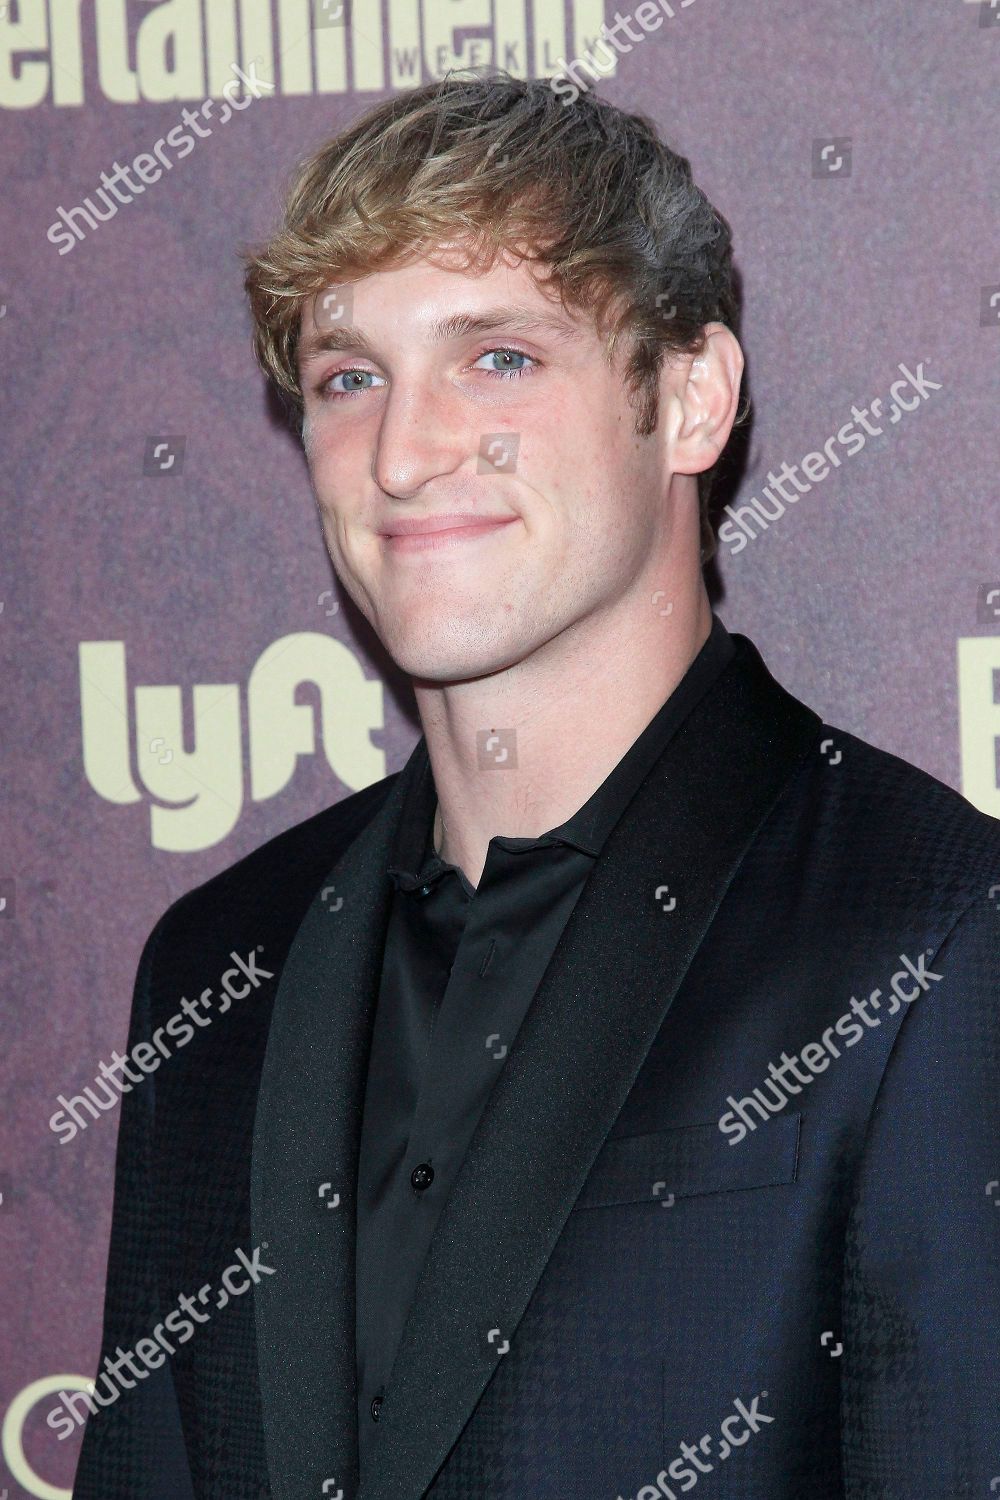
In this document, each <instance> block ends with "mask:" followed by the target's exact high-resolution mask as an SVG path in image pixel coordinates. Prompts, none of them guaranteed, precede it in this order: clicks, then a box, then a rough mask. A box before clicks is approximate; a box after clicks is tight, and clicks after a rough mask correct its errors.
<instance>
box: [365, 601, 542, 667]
mask: <svg viewBox="0 0 1000 1500" xmlns="http://www.w3.org/2000/svg"><path fill="white" fill-rule="evenodd" d="M421 627H422V628H421ZM380 638H381V640H382V644H383V645H384V646H385V649H386V650H387V651H388V653H389V655H390V656H391V657H392V659H393V661H394V662H395V663H396V666H397V667H398V668H399V669H400V671H401V672H405V673H406V675H407V676H408V677H412V678H415V679H417V680H421V681H424V682H430V683H441V684H444V683H447V682H464V681H468V680H469V679H471V678H476V677H488V676H489V675H490V673H492V672H499V671H502V670H503V669H504V668H505V667H509V666H511V665H512V663H513V662H515V661H516V660H517V659H518V657H519V655H523V652H519V651H518V650H517V647H516V644H515V643H514V642H513V641H511V640H501V639H500V638H499V637H498V635H497V632H496V626H495V624H493V625H492V626H491V627H488V626H486V625H484V622H483V621H482V619H481V618H476V616H475V615H470V616H468V617H464V616H463V617H456V616H452V617H451V618H449V619H448V620H446V621H442V618H441V616H440V615H438V616H437V617H436V618H434V619H426V620H424V621H422V622H421V624H420V625H417V624H415V623H414V622H411V621H399V622H397V623H396V625H395V627H394V628H393V629H392V630H390V631H388V632H387V633H385V634H381V633H380Z"/></svg>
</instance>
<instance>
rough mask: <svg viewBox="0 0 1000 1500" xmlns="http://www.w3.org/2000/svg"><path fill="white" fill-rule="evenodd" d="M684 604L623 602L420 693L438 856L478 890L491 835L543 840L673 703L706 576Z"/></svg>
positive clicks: (706, 608) (702, 612)
mask: <svg viewBox="0 0 1000 1500" xmlns="http://www.w3.org/2000/svg"><path fill="white" fill-rule="evenodd" d="M683 594H684V591H683V589H682V588H680V589H679V588H675V589H673V590H672V591H671V595H672V608H671V610H670V613H669V615H662V614H661V613H660V612H659V609H658V608H657V607H656V604H655V603H652V604H651V602H650V595H649V593H648V591H646V592H644V593H643V594H642V596H641V598H640V600H638V601H631V602H630V601H620V603H619V605H618V606H617V607H616V608H614V609H612V610H609V611H608V612H607V613H606V614H603V615H601V614H598V613H595V614H592V615H590V616H588V617H587V618H586V619H585V620H583V621H580V622H578V623H577V625H575V626H574V627H572V628H571V629H569V630H566V631H563V632H561V634H560V635H558V636H557V637H555V638H554V639H553V640H552V641H549V642H548V643H547V644H546V646H545V647H544V648H542V649H540V650H539V651H536V652H533V653H532V654H531V655H530V656H528V657H526V658H525V659H524V660H523V661H521V662H518V663H516V665H514V666H512V667H510V668H508V669H507V670H506V671H502V672H497V673H493V674H492V675H491V676H489V677H485V678H477V679H473V680H470V681H467V682H462V683H448V684H446V685H443V686H442V685H436V684H430V683H427V682H423V683H420V684H414V691H415V694H416V699H417V707H418V709H419V712H420V719H421V724H422V727H423V732H424V736H425V738H426V741H427V750H428V755H429V757H430V762H431V769H432V771H433V774H434V784H435V787H436V789H437V796H438V806H437V810H436V812H435V818H434V845H435V848H436V849H437V850H438V852H439V853H440V855H441V857H442V858H443V859H445V860H447V861H449V863H451V864H456V865H458V866H459V868H460V869H461V870H462V871H463V873H464V874H465V876H466V878H467V879H468V880H469V882H470V884H472V885H473V886H477V885H478V884H479V880H480V877H481V876H482V872H483V866H484V865H485V863H486V855H487V851H488V847H489V841H490V839H491V838H492V837H493V836H494V835H496V834H503V835H507V836H508V837H515V838H537V837H538V836H539V835H540V834H543V833H546V832H547V831H548V830H549V829H550V828H556V827H558V826H559V824H560V823H563V822H565V821H566V819H567V818H569V817H571V816H572V814H573V813H575V812H576V811H577V810H578V809H579V808H580V807H582V806H583V804H584V803H585V802H586V801H587V800H588V798H589V797H591V796H592V795H593V793H594V792H595V791H596V790H597V788H598V787H599V786H600V785H601V783H602V782H603V781H604V780H605V778H606V777H607V776H608V775H609V774H610V772H611V771H612V770H613V769H614V767H615V766H616V765H617V764H618V762H619V761H620V760H621V758H622V756H623V755H624V754H625V752H626V751H627V750H628V749H629V747H630V746H631V745H632V744H633V743H634V742H635V740H636V739H637V738H638V736H639V735H640V734H641V732H642V730H643V729H644V728H645V727H646V725H647V724H648V723H649V722H650V720H651V719H652V718H653V716H654V715H655V713H656V712H657V710H658V709H659V707H660V706H661V704H662V703H663V702H664V701H665V700H666V699H667V698H668V697H669V695H670V694H671V693H672V692H673V690H674V688H675V687H676V686H677V684H678V683H679V682H680V680H681V678H682V677H683V676H684V673H685V672H686V671H687V669H688V667H689V666H690V665H691V662H692V661H693V660H694V658H695V657H696V656H697V654H698V652H699V651H700V650H701V648H702V646H703V645H704V644H705V641H706V639H707V637H708V634H709V631H710V629H711V624H712V614H711V607H710V605H709V601H708V596H707V594H706V593H705V587H704V584H703V582H702V579H701V576H700V574H699V575H697V578H696V580H692V582H691V585H690V589H689V597H683ZM504 752H506V754H505V753H504Z"/></svg>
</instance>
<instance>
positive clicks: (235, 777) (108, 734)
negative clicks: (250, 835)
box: [80, 630, 386, 853]
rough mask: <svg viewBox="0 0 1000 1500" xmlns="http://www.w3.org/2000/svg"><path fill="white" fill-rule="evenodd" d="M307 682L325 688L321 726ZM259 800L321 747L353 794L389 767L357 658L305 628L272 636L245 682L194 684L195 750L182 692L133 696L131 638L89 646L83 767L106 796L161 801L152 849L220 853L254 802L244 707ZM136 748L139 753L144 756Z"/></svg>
mask: <svg viewBox="0 0 1000 1500" xmlns="http://www.w3.org/2000/svg"><path fill="white" fill-rule="evenodd" d="M302 683H311V684H313V685H314V686H315V687H316V688H317V689H318V690H319V698H320V713H319V718H320V720H321V723H320V725H319V726H318V727H317V725H316V723H315V718H316V715H315V714H314V711H313V709H312V707H311V706H310V705H309V704H306V703H296V701H295V692H296V689H297V688H298V687H299V685H300V684H302ZM244 700H245V703H246V723H247V738H248V741H249V744H248V756H247V760H248V763H249V780H250V788H249V790H250V797H251V799H252V800H253V801H254V802H262V801H264V800H265V798H267V797H275V796H277V794H278V793H279V792H281V791H283V790H284V788H285V787H286V786H287V785H288V783H289V782H290V781H291V779H292V776H293V774H294V772H295V767H296V763H297V761H298V757H299V756H300V755H313V754H314V753H315V751H316V748H317V743H318V744H319V745H320V746H321V747H322V750H323V753H324V754H325V756H326V759H327V762H328V764H329V766H330V769H331V770H332V771H333V772H334V774H335V775H336V776H337V777H338V778H339V780H340V781H342V782H343V783H344V785H345V786H347V787H349V788H350V789H351V790H352V791H358V790H360V789H361V788H362V787H366V786H370V785H371V783H372V782H374V781H379V780H381V778H382V777H383V776H384V775H385V774H386V772H385V752H384V751H383V750H380V749H378V748H377V747H376V746H375V745H373V744H372V742H371V732H372V730H374V729H382V728H383V727H384V723H385V717H384V708H383V687H382V683H381V682H380V681H378V680H377V679H376V680H373V681H369V680H368V679H367V678H366V677H365V675H364V672H363V670H362V668H361V664H360V662H359V661H358V659H357V658H356V657H355V655H354V653H353V652H352V651H351V650H350V649H349V648H348V647H347V646H345V645H344V644H343V642H342V641H338V640H335V639H334V638H333V637H332V636H328V635H322V634H320V633H318V632H316V631H309V630H307V631H302V632H300V633H297V634H294V635H286V636H282V637H281V639H280V640H277V641H273V642H272V643H271V645H270V646H268V647H267V648H266V649H265V650H264V651H263V652H262V653H261V655H260V656H259V658H258V659H257V661H256V662H255V664H254V666H253V667H252V669H251V671H250V675H249V677H248V679H247V683H246V687H245V690H244V689H243V688H242V687H241V685H240V684H239V683H235V682H216V683H196V684H195V685H194V687H193V688H192V689H191V705H192V719H193V724H194V744H193V747H192V748H191V749H190V750H188V749H186V748H185V745H184V705H183V695H182V689H181V688H179V687H174V686H156V687H154V686H140V687H136V688H135V689H134V691H133V693H132V694H131V695H130V694H129V689H128V681H127V670H126V661H125V643H124V641H81V643H80V714H81V721H82V741H83V767H84V772H85V774H86V777H87V780H88V781H89V782H90V785H91V786H92V787H93V789H94V791H95V792H97V794H98V796H100V797H103V798H104V799H105V801H107V802H114V803H118V804H120V805H121V804H125V803H130V802H139V801H141V800H142V799H143V796H144V794H145V795H147V796H148V798H149V800H150V833H151V838H152V843H153V847H154V848H156V849H169V850H171V851H172V852H174V853H191V852H192V851H194V850H198V849H209V848H211V847H212V845H213V844H217V843H219V842H220V841H221V840H222V839H224V838H225V837H226V836H227V834H229V833H230V832H231V831H232V829H233V828H234V827H235V826H236V823H237V820H238V819H239V816H240V812H241V810H242V807H243V802H244V755H243V743H242V731H241V723H242V706H243V702H244ZM133 751H134V756H133Z"/></svg>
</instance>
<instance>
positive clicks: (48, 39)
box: [0, 0, 616, 109]
mask: <svg viewBox="0 0 1000 1500" xmlns="http://www.w3.org/2000/svg"><path fill="white" fill-rule="evenodd" d="M495 9H496V16H495V18H494V17H493V16H492V12H493V10H494V7H493V6H491V5H490V3H489V0H393V3H392V5H388V6H385V7H384V11H383V5H382V0H201V4H199V0H193V3H192V4H188V5H186V6H184V7H181V6H179V5H177V4H176V0H160V3H158V4H150V3H145V4H143V5H142V6H138V5H137V6H132V7H128V6H126V5H125V3H124V0H117V3H113V0H94V4H92V5H85V6H81V5H80V4H79V3H77V4H75V5H74V4H62V3H60V0H49V3H46V0H19V3H18V4H17V6H12V5H5V6H4V5H0V107H2V108H5V109H34V108H36V107H37V106H38V105H40V104H50V105H54V106H55V107H56V108H57V109H60V108H70V107H74V106H78V105H81V104H86V103H88V102H89V101H90V100H91V99H93V98H95V97H96V98H99V99H107V100H109V101H110V102H112V103H114V104H145V103H151V104H152V103H155V104H162V103H164V102H170V101H172V100H187V101H192V100H201V99H203V98H204V97H205V96H206V95H207V96H209V97H211V98H221V97H222V92H223V89H224V87H225V86H226V84H227V82H229V80H230V79H231V78H232V72H231V65H232V63H233V60H234V58H235V59H236V62H237V63H238V64H239V65H240V66H241V67H243V68H247V67H248V66H249V63H250V61H251V59H252V58H253V57H254V56H255V55H257V56H260V57H261V58H262V66H261V75H262V76H263V77H264V78H267V79H271V80H273V81H274V84H275V92H276V93H277V94H287V95H289V96H300V95H303V94H349V93H359V94H363V93H386V92H389V91H392V90H395V89H405V88H415V87H417V86H418V85H419V84H421V83H423V82H424V81H429V80H430V79H431V78H439V77H442V76H443V75H444V74H445V73H446V72H447V71H448V70H449V69H455V68H482V67H486V66H496V67H501V68H506V69H508V70H509V71H510V72H511V73H514V74H515V75H518V76H520V77H525V78H531V77H535V78H544V77H549V76H552V75H554V74H556V73H557V72H558V71H559V69H560V65H561V62H563V61H564V60H565V57H566V56H567V55H568V56H574V57H580V56H583V55H585V54H589V53H590V52H591V51H592V50H593V48H594V47H595V46H596V45H597V43H598V41H599V39H600V36H601V28H602V26H603V25H604V20H605V5H604V0H569V3H568V5H565V6H564V3H563V0H532V4H531V5H530V6H522V5H505V6H497V7H496V8H495ZM529 17H530V21H531V25H530V27H529ZM92 57H96V66H94V67H93V68H92V67H90V65H89V59H90V58H92ZM85 58H86V59H87V60H88V61H87V63H85V61H84V59H85ZM615 62H616V59H614V58H613V57H612V59H611V62H610V65H609V66H608V67H607V68H602V72H603V73H604V75H605V76H609V77H610V76H613V75H614V73H615V71H616V67H615ZM272 97H273V96H272Z"/></svg>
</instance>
